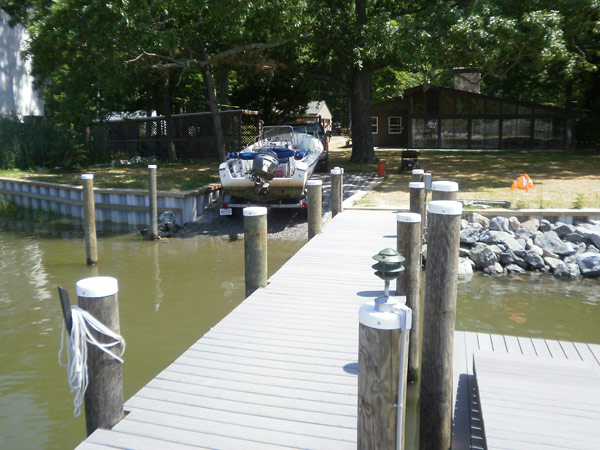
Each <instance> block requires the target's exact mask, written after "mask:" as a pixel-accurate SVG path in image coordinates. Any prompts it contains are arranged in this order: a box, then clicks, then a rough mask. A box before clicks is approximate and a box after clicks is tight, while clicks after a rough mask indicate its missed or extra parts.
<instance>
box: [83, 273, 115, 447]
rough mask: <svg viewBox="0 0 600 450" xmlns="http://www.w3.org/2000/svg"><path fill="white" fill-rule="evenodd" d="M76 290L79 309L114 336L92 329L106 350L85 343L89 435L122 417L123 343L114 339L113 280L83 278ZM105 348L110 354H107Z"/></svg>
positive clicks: (87, 425)
mask: <svg viewBox="0 0 600 450" xmlns="http://www.w3.org/2000/svg"><path fill="white" fill-rule="evenodd" d="M76 290H77V300H78V304H79V307H80V308H81V309H82V310H84V311H86V312H87V313H89V315H90V316H91V317H92V318H94V319H96V321H97V322H99V323H100V324H103V325H104V327H105V328H107V329H108V330H110V331H111V332H112V333H113V335H108V336H107V333H106V332H101V331H98V329H96V327H93V326H92V327H93V328H94V330H92V331H91V335H92V336H93V337H94V338H95V340H96V341H97V342H98V343H99V344H100V346H102V344H104V346H105V347H106V348H104V349H101V348H99V346H97V345H94V344H91V343H89V342H88V344H87V356H88V357H87V372H88V386H87V390H86V392H85V422H86V430H87V434H88V436H89V435H90V434H92V433H93V432H94V430H96V429H97V428H105V429H110V428H112V427H113V426H114V425H116V424H117V423H118V422H119V420H121V418H122V417H123V375H122V369H121V361H122V360H119V359H120V358H121V356H122V352H123V351H124V341H122V339H117V338H116V337H118V338H120V336H119V335H120V326H119V303H118V298H117V293H118V290H119V288H118V282H117V280H116V279H115V278H112V277H92V278H84V279H83V280H79V281H78V282H77V284H76ZM72 312H73V311H72ZM107 349H108V350H110V353H112V355H111V354H110V353H107V352H106V350H107ZM114 356H116V357H118V359H115V357H114Z"/></svg>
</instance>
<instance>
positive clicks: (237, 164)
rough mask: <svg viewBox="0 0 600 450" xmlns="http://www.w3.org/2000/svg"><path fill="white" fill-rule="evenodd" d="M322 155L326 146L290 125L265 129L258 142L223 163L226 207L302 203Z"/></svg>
mask: <svg viewBox="0 0 600 450" xmlns="http://www.w3.org/2000/svg"><path fill="white" fill-rule="evenodd" d="M322 155H323V144H322V143H321V141H320V140H319V139H318V137H316V136H314V135H312V134H309V133H303V132H299V131H297V130H294V128H292V127H291V126H288V125H280V126H268V127H264V128H263V131H262V133H261V135H260V136H259V137H257V138H256V139H255V141H254V143H252V144H251V145H249V146H248V147H246V148H245V149H243V150H242V151H241V152H235V153H229V154H228V155H227V161H225V162H223V163H221V164H220V166H219V176H220V178H221V185H222V186H223V194H224V196H225V197H224V198H226V199H229V200H230V201H229V202H227V201H226V203H227V205H223V206H229V207H231V206H234V204H242V203H259V204H260V203H270V204H272V203H277V202H279V204H282V203H283V202H285V203H287V204H293V203H294V202H296V203H298V202H299V201H300V199H301V198H302V197H303V196H304V195H305V184H306V181H307V180H308V179H309V178H310V176H311V175H312V174H313V172H314V171H315V168H316V167H317V164H318V163H319V159H320V158H321V156H322ZM244 206H245V205H244Z"/></svg>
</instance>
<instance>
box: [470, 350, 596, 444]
mask: <svg viewBox="0 0 600 450" xmlns="http://www.w3.org/2000/svg"><path fill="white" fill-rule="evenodd" d="M547 342H548V344H549V346H548V347H549V348H554V349H555V348H556V345H557V344H559V342H558V341H547ZM556 353H558V352H556ZM553 356H554V354H553ZM474 361H475V362H474V365H475V371H476V376H477V386H478V391H479V395H480V398H481V411H482V417H483V422H484V428H485V436H486V442H487V447H488V449H489V450H492V449H496V448H528V447H527V445H529V444H532V443H535V444H536V445H542V446H555V447H558V448H574V449H592V448H594V446H595V445H597V443H598V442H599V441H600V429H598V427H597V426H595V425H594V424H597V423H598V421H599V420H600V377H599V374H600V371H599V370H598V367H597V366H596V365H595V364H592V363H590V362H585V361H581V360H575V359H572V360H567V359H566V357H565V354H564V353H563V355H562V358H560V357H558V358H546V357H537V358H531V357H524V356H518V355H507V354H499V353H493V354H490V353H483V352H477V353H475V356H474Z"/></svg>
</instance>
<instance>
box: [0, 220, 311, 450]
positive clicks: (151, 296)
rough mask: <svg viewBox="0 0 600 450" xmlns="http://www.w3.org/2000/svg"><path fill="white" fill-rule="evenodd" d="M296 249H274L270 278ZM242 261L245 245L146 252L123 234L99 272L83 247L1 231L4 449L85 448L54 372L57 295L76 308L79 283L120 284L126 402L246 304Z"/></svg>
mask: <svg viewBox="0 0 600 450" xmlns="http://www.w3.org/2000/svg"><path fill="white" fill-rule="evenodd" d="M63 234H64V235H65V236H69V235H71V233H63ZM302 244H303V243H302V242H284V241H279V240H274V241H270V242H269V272H270V273H273V272H275V271H276V270H277V269H278V268H279V267H280V266H281V265H282V264H283V263H284V262H285V261H287V259H289V257H290V256H291V255H293V254H294V253H295V252H296V251H297V250H298V249H299V248H300V247H301V246H302ZM243 252H244V242H243V241H235V242H229V241H228V240H226V239H224V238H220V237H208V236H200V237H194V238H188V239H171V240H168V241H160V242H148V241H142V240H137V239H135V237H134V236H133V235H131V234H129V235H121V236H112V237H103V238H99V240H98V253H99V260H100V263H99V265H98V267H97V268H89V267H87V266H86V264H85V248H84V245H83V241H82V240H81V239H78V238H77V239H72V238H68V237H67V238H48V237H40V236H39V235H32V234H25V233H20V232H6V231H3V232H2V231H0V399H1V401H0V448H3V449H4V448H5V449H34V448H35V449H42V448H44V449H67V448H73V447H75V446H76V445H78V444H79V443H80V442H81V441H82V440H83V439H85V419H84V417H83V415H82V416H81V417H79V418H74V417H73V406H72V401H73V396H72V395H71V394H70V393H69V387H68V385H67V378H66V372H65V369H63V368H62V367H60V366H59V365H58V362H57V353H58V349H59V347H60V334H59V332H60V325H61V319H62V316H61V309H60V303H59V301H58V294H57V290H56V286H59V285H61V286H63V287H65V288H67V289H68V290H69V292H70V294H71V298H72V299H75V301H76V299H77V297H76V294H75V283H76V282H77V281H78V280H80V279H82V278H86V277H89V276H96V275H101V276H113V277H115V278H117V279H118V282H119V310H120V320H121V333H122V335H123V336H124V337H125V339H126V342H127V349H126V352H125V355H124V357H125V363H124V365H123V378H124V395H125V398H129V397H130V396H131V395H133V394H134V393H135V392H137V391H138V390H139V389H140V388H141V387H143V386H144V385H145V384H147V383H148V381H150V379H152V378H153V377H154V376H155V375H156V374H157V373H158V372H160V371H161V370H162V369H164V368H165V367H166V366H167V365H168V364H169V363H170V362H172V361H173V360H174V359H175V358H176V357H177V356H179V355H180V354H181V353H183V351H184V350H186V349H187V348H188V347H189V346H190V345H191V344H192V343H194V342H195V341H196V340H198V339H199V338H200V337H201V336H202V335H203V334H204V333H206V332H207V331H208V330H209V329H210V328H211V327H212V326H214V325H215V324H216V323H217V322H219V321H220V320H221V319H222V318H223V317H224V316H225V315H226V314H227V313H228V312H229V311H231V310H232V309H233V308H234V307H235V306H237V305H238V304H239V303H240V302H241V301H242V300H243V296H244V275H243V265H244V257H243Z"/></svg>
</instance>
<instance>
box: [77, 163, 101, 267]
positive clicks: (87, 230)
mask: <svg viewBox="0 0 600 450" xmlns="http://www.w3.org/2000/svg"><path fill="white" fill-rule="evenodd" d="M81 181H82V183H83V190H82V192H83V231H84V238H85V254H86V261H87V264H88V266H91V265H94V264H96V263H97V262H98V245H97V243H96V210H95V208H94V175H93V174H91V173H84V174H83V175H81Z"/></svg>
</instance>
